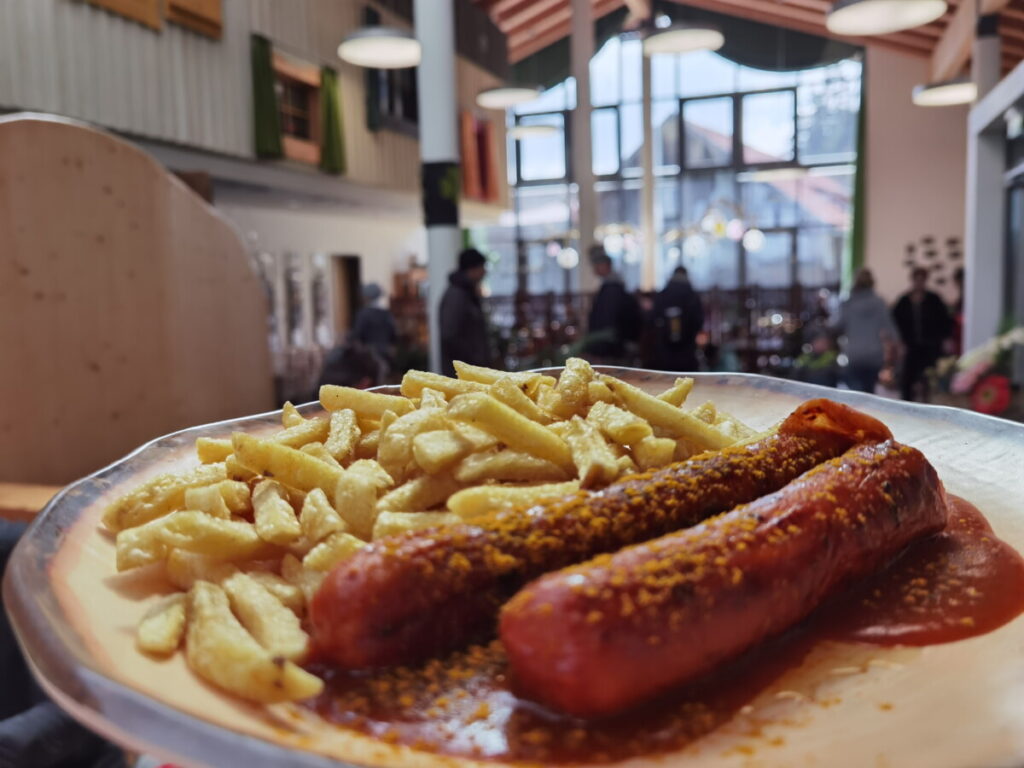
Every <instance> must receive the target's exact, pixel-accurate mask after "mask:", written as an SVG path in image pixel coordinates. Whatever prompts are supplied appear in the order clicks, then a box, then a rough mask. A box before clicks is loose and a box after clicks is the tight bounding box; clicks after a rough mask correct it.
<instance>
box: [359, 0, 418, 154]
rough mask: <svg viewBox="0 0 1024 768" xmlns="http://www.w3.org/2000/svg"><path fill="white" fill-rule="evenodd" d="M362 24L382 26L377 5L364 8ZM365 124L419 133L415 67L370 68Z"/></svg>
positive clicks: (366, 81) (365, 75) (366, 71)
mask: <svg viewBox="0 0 1024 768" xmlns="http://www.w3.org/2000/svg"><path fill="white" fill-rule="evenodd" d="M363 23H364V24H365V25H366V26H368V27H375V26H379V25H380V24H381V23H382V22H381V15H380V13H379V12H378V11H377V10H376V9H375V8H370V7H366V8H364V9H363ZM364 78H365V84H366V127H367V128H368V129H369V130H371V131H378V130H380V129H381V128H387V129H390V130H394V131H399V132H400V133H406V134H409V135H411V136H416V135H418V134H419V122H420V115H419V101H418V91H417V87H416V69H415V68H409V69H367V70H365V74H364Z"/></svg>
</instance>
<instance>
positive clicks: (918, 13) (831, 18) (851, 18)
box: [825, 0, 948, 36]
mask: <svg viewBox="0 0 1024 768" xmlns="http://www.w3.org/2000/svg"><path fill="white" fill-rule="evenodd" d="M947 7H948V6H947V3H946V0H837V2H836V3H834V4H833V5H832V8H831V9H830V10H829V12H828V15H827V16H826V17H825V26H826V27H827V28H828V31H829V32H831V33H832V34H834V35H853V36H861V35H888V34H890V33H892V32H899V31H900V30H903V29H912V28H914V27H920V26H922V25H923V24H930V23H931V22H933V21H935V20H936V19H938V18H939V17H940V16H942V14H944V13H945V12H946V8H947Z"/></svg>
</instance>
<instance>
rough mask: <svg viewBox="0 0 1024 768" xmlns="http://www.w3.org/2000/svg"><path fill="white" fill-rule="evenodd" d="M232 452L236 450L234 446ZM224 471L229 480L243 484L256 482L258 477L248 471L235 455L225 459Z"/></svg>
mask: <svg viewBox="0 0 1024 768" xmlns="http://www.w3.org/2000/svg"><path fill="white" fill-rule="evenodd" d="M231 450H232V451H233V450H234V446H232V448H231ZM224 471H225V474H227V476H228V480H237V481H238V482H242V483H244V482H247V481H249V480H255V479H256V477H257V475H256V473H255V472H253V471H252V470H249V469H246V468H245V467H243V466H242V465H241V464H240V463H239V461H238V458H237V457H236V456H235V454H234V453H232V454H231V455H230V456H228V457H227V458H226V459H224Z"/></svg>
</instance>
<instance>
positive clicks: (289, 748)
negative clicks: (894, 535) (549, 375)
mask: <svg viewBox="0 0 1024 768" xmlns="http://www.w3.org/2000/svg"><path fill="white" fill-rule="evenodd" d="M610 372H614V373H616V374H617V375H620V376H622V377H623V378H626V379H628V380H631V381H633V382H634V383H638V384H639V385H641V386H643V387H645V388H647V389H649V390H651V391H657V390H660V389H663V388H664V387H665V386H667V384H669V383H671V381H672V380H673V379H674V377H675V374H661V373H652V372H648V371H633V370H618V371H610ZM696 378H697V385H696V387H695V389H694V393H693V395H691V398H692V399H691V402H694V403H700V402H702V401H704V400H706V399H711V400H714V401H715V402H716V403H718V404H719V406H720V407H721V408H723V409H724V410H727V411H730V412H732V413H735V414H736V415H737V416H739V417H740V418H742V419H743V420H745V421H747V422H748V423H750V424H751V425H753V426H755V427H765V426H768V425H769V424H771V423H773V422H775V421H777V420H779V419H780V418H782V417H783V416H785V415H786V414H787V413H788V412H789V411H791V410H792V409H793V408H794V407H795V406H796V405H797V404H798V403H800V402H801V401H803V400H806V399H808V398H811V397H820V396H828V397H832V398H834V399H836V400H840V401H843V402H847V403H849V404H851V405H853V406H856V407H858V408H861V409H863V410H865V411H867V412H868V413H870V414H872V415H874V416H876V417H878V418H880V419H882V420H883V421H884V422H885V423H886V424H888V425H889V427H890V428H891V429H892V431H893V432H894V434H895V435H896V437H897V439H899V440H901V441H903V442H906V443H909V444H911V445H913V446H915V447H917V448H920V449H921V450H922V451H924V453H925V454H926V455H927V456H928V458H929V459H931V461H932V462H933V463H934V464H935V466H936V467H937V469H938V471H939V474H940V475H941V477H942V479H943V481H944V482H945V484H946V486H947V488H948V489H949V491H950V492H951V493H955V494H957V495H960V496H963V497H964V498H966V499H967V500H968V501H971V502H972V503H974V504H975V505H976V506H977V507H978V508H980V509H981V510H982V512H984V513H985V515H986V516H987V517H988V519H989V521H990V522H991V523H992V525H993V527H994V528H995V531H996V533H997V534H998V535H999V536H1000V537H1001V538H1003V539H1004V540H1006V541H1007V542H1009V543H1010V544H1011V545H1012V546H1014V547H1015V548H1016V549H1018V550H1019V551H1024V426H1022V425H1019V424H1014V423H1011V422H1006V421H1002V420H999V419H993V418H988V417H984V416H979V415H977V414H974V413H970V412H966V411H961V410H956V409H949V408H939V407H932V406H922V405H914V404H906V403H901V402H895V401H891V400H884V399H881V398H877V397H873V396H870V395H862V394H859V393H852V392H839V391H835V390H826V389H823V388H820V387H814V386H810V385H805V384H799V383H795V382H790V381H784V380H779V379H772V378H767V377H761V376H747V375H715V374H705V375H699V376H697V377H696ZM307 408H315V406H308V407H307ZM278 423H279V421H278V415H277V414H264V415H261V416H253V417H249V418H246V419H239V420H236V421H228V422H221V423H219V424H212V425H208V426H203V427H196V428H194V429H189V430H185V431H183V432H179V433H176V434H174V435H170V436H168V437H165V438H161V439H159V440H156V441H153V442H151V443H149V444H147V445H145V446H143V447H141V448H140V449H138V450H137V451H136V452H135V453H133V454H131V455H130V456H128V457H126V458H125V459H123V460H121V461H119V462H117V463H115V464H113V465H111V466H110V467H107V468H106V469H104V470H102V471H100V472H98V473H96V474H95V475H92V476H91V477H88V478H85V479H83V480H80V481H79V482H77V483H75V484H73V485H71V486H69V487H68V488H67V489H65V490H64V491H63V492H62V493H61V494H59V495H58V496H57V497H56V498H55V499H54V500H53V501H52V502H51V503H50V504H49V505H48V506H47V508H46V510H45V511H44V512H43V514H41V515H40V517H39V518H38V519H37V520H36V521H35V522H34V523H33V525H32V527H31V528H30V530H29V532H28V533H27V534H26V536H25V537H24V539H23V540H22V542H21V543H20V544H19V545H18V548H17V550H16V551H15V553H14V555H13V557H12V559H11V562H10V566H9V568H8V571H7V575H6V578H5V580H4V601H5V604H6V607H7V610H8V612H9V613H10V615H11V618H12V620H13V624H14V627H15V629H16V631H17V633H18V636H19V639H20V641H21V644H22V647H23V649H24V650H25V653H26V655H27V657H28V659H29V661H30V663H31V665H32V667H33V669H34V671H35V673H36V675H37V677H38V678H39V680H40V681H41V683H42V684H43V686H44V687H45V688H46V689H47V691H48V692H49V693H50V694H51V695H52V696H53V697H54V698H55V699H56V701H57V702H58V703H59V704H60V705H61V706H63V707H64V708H65V709H67V710H68V711H69V712H70V713H71V714H72V715H74V716H75V717H76V718H78V719H79V720H81V721H82V722H84V723H85V724H86V725H88V726H89V727H90V728H93V729H94V730H96V731H99V732H100V733H103V734H104V735H106V736H108V737H109V738H111V739H113V740H114V741H117V742H119V743H121V744H124V745H125V746H128V747H131V748H134V749H138V750H142V751H147V752H150V753H154V754H156V755H158V756H160V757H162V758H164V759H168V760H173V761H176V762H178V763H180V764H182V765H207V766H218V767H225V766H236V765H245V766H247V768H256V766H282V765H288V766H300V767H302V768H311V767H313V766H328V765H330V766H338V765H339V764H342V765H345V764H347V765H381V766H397V765H403V766H406V765H408V766H435V765H445V766H469V765H494V763H476V762H473V761H470V760H462V759H454V758H447V757H446V758H438V757H436V756H433V755H429V754H425V753H420V752H415V751H413V750H410V749H407V748H400V747H391V746H388V745H385V744H381V743H379V742H375V741H373V740H371V739H368V738H366V737H362V736H358V735H355V734H351V733H348V732H344V731H341V730H339V729H337V728H333V727H328V726H323V725H321V724H318V723H316V722H310V721H309V719H308V718H299V717H297V716H295V714H294V712H293V711H292V710H291V709H289V708H275V709H270V710H268V709H263V708H258V707H254V706H250V705H247V704H244V703H241V702H238V701H236V700H234V699H231V698H230V697H227V696H224V695H222V694H220V693H219V692H217V691H215V690H213V689H212V688H210V687H209V686H206V685H204V684H203V683H201V682H200V681H199V680H197V679H196V678H195V677H194V676H193V675H192V674H191V673H190V672H189V671H188V670H187V668H186V667H185V665H184V662H183V660H182V658H181V654H178V655H177V656H176V657H174V658H172V659H171V660H168V661H164V662H157V661H154V660H152V659H149V658H147V657H145V656H143V655H142V654H140V653H138V652H137V651H136V650H135V649H134V645H133V631H134V625H135V623H136V620H137V619H138V617H139V615H141V613H142V612H143V611H144V610H145V608H146V607H147V605H148V604H149V602H150V601H151V600H152V599H153V596H152V591H153V589H166V586H164V585H162V584H161V583H160V580H159V579H156V580H154V577H153V576H152V575H149V576H147V575H145V574H142V575H125V574H121V575H116V574H115V572H114V557H113V544H112V541H111V540H110V538H109V537H107V536H105V535H103V534H101V533H100V532H98V530H97V523H98V520H99V515H100V513H101V511H102V509H103V507H104V505H105V504H106V503H107V502H109V500H111V499H112V498H113V497H115V496H117V495H118V494H120V493H123V492H125V491H127V490H129V489H130V488H131V487H133V486H134V485H136V484H137V483H139V482H141V481H143V480H145V479H146V478H148V477H150V476H152V475H154V474H159V473H162V472H167V471H173V470H175V469H177V468H181V467H184V466H187V465H189V464H190V463H192V462H193V461H194V459H193V458H192V456H193V454H192V450H191V447H192V444H193V442H194V440H195V438H197V437H200V436H226V435H227V434H228V433H230V432H231V431H234V430H245V431H261V430H267V429H269V428H271V426H276V425H277V424H278ZM837 671H842V672H843V674H837ZM780 694H781V695H780ZM339 761H343V762H339ZM629 765H631V766H641V765H651V766H655V765H656V766H666V765H671V766H680V767H684V766H685V767H686V768H692V767H694V766H712V765H713V766H749V767H751V768H753V767H755V766H756V767H757V768H768V767H769V766H829V768H842V767H844V766H850V768H861V767H862V766H879V767H883V766H884V767H887V768H888V767H896V766H901V767H909V766H922V767H927V768H945V767H948V768H975V767H977V766H986V767H987V766H1018V765H1024V616H1022V617H1018V618H1017V619H1016V620H1015V621H1013V622H1011V623H1009V624H1007V625H1005V626H1003V627H1002V628H1000V629H998V630H996V631H995V632H992V633H990V634H987V635H983V636H981V637H976V638H973V639H970V640H965V641H961V642H957V643H950V644H946V645H938V646H930V647H926V648H891V649H887V648H877V647H868V646H849V645H839V644H835V643H823V644H821V645H820V646H819V647H817V648H816V649H815V650H814V652H812V654H811V655H810V656H809V657H808V659H807V660H806V661H805V662H804V664H803V665H802V666H800V667H799V668H797V669H794V670H792V671H791V672H788V673H786V674H785V675H784V676H783V677H782V678H780V679H779V680H778V681H776V683H774V684H773V685H772V686H771V687H769V688H768V689H766V690H765V691H763V692H762V693H760V694H759V695H758V696H757V698H756V699H754V700H753V702H752V704H751V711H749V712H748V713H745V714H740V715H737V716H736V717H735V718H734V719H733V720H732V721H730V722H729V723H727V724H726V725H724V726H722V727H721V728H719V729H718V730H717V731H715V732H713V733H712V734H710V735H709V736H706V737H704V738H703V739H701V740H699V741H697V742H695V743H694V744H692V745H690V746H689V747H687V748H686V749H684V750H682V751H680V752H677V753H674V754H670V755H664V756H661V757H658V758H644V759H636V760H632V761H630V762H629Z"/></svg>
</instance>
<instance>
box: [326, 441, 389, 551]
mask: <svg viewBox="0 0 1024 768" xmlns="http://www.w3.org/2000/svg"><path fill="white" fill-rule="evenodd" d="M392 485H394V481H393V480H392V479H391V476H390V475H389V474H388V473H387V472H385V471H384V470H383V468H382V467H381V466H380V464H378V463H377V462H376V461H373V460H370V459H360V460H359V461H356V462H353V463H352V466H350V467H349V468H348V469H346V470H345V471H344V472H342V474H341V477H339V478H338V483H337V485H336V487H335V489H334V508H335V509H336V510H337V511H338V514H339V515H341V518H342V519H343V520H344V521H345V522H346V523H348V526H349V529H350V531H351V532H352V533H354V534H355V535H356V536H358V537H359V538H361V539H369V538H370V536H371V535H372V533H373V523H374V520H376V518H377V494H378V493H379V492H380V491H383V490H384V489H386V488H390V487H391V486H392Z"/></svg>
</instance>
